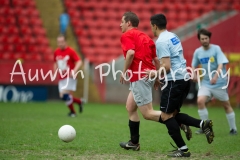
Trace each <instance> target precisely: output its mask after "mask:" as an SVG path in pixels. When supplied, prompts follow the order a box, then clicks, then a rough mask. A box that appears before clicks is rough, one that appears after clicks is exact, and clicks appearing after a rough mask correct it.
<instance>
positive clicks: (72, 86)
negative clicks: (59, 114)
mask: <svg viewBox="0 0 240 160" xmlns="http://www.w3.org/2000/svg"><path fill="white" fill-rule="evenodd" d="M58 89H59V93H60V97H61V99H62V100H63V101H64V102H65V104H66V105H67V106H68V108H69V110H70V112H69V114H68V115H69V116H70V117H75V116H76V112H75V110H74V107H73V96H72V92H73V91H75V90H76V82H74V80H73V79H70V78H69V79H68V78H65V79H62V80H60V81H59V83H58Z"/></svg>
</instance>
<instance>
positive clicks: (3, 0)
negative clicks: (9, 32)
mask: <svg viewBox="0 0 240 160" xmlns="http://www.w3.org/2000/svg"><path fill="white" fill-rule="evenodd" d="M9 6H10V1H9V0H0V8H1V7H2V8H5V7H9Z"/></svg>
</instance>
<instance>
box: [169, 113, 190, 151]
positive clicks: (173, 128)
mask: <svg viewBox="0 0 240 160" xmlns="http://www.w3.org/2000/svg"><path fill="white" fill-rule="evenodd" d="M164 123H165V125H166V127H167V129H168V134H169V135H170V136H171V137H172V139H173V141H174V142H175V144H176V145H177V147H178V148H181V147H183V146H185V145H186V144H185V142H184V140H183V138H182V136H181V133H180V129H179V125H178V123H177V121H176V120H175V118H174V117H172V118H170V119H168V120H166V121H164ZM183 151H185V152H186V151H188V149H184V150H183Z"/></svg>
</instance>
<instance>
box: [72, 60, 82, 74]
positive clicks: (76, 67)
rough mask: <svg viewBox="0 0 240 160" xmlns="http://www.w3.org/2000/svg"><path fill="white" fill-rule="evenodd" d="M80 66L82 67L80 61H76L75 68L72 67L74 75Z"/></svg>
mask: <svg viewBox="0 0 240 160" xmlns="http://www.w3.org/2000/svg"><path fill="white" fill-rule="evenodd" d="M81 66H82V61H81V60H78V61H77V62H76V63H75V67H74V69H73V72H74V73H77V72H78V70H79V69H80V67H81Z"/></svg>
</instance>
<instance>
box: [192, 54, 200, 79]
mask: <svg viewBox="0 0 240 160" xmlns="http://www.w3.org/2000/svg"><path fill="white" fill-rule="evenodd" d="M198 66H199V60H198V58H197V50H195V52H194V53H193V58H192V71H193V75H192V76H193V78H192V80H193V81H194V82H198V77H197V74H196V73H195V70H196V68H197V67H198Z"/></svg>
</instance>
